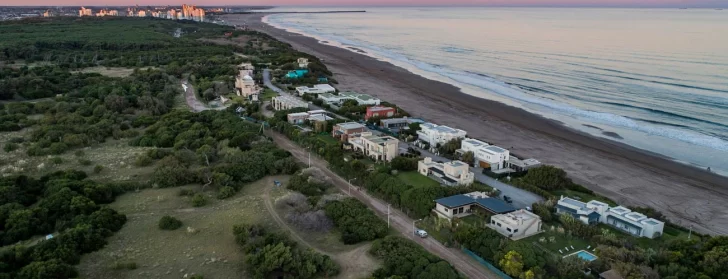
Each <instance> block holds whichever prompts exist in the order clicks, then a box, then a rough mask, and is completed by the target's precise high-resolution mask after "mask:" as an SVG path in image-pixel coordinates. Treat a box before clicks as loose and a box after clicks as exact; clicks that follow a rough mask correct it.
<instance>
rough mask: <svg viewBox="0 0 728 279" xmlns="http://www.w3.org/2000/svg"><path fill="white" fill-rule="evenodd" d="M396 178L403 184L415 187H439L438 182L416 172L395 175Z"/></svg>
mask: <svg viewBox="0 0 728 279" xmlns="http://www.w3.org/2000/svg"><path fill="white" fill-rule="evenodd" d="M397 178H399V180H402V181H403V182H404V183H407V184H409V185H412V186H415V187H421V186H440V183H439V182H437V181H435V180H433V179H432V178H429V177H427V176H424V175H421V174H420V173H419V172H416V171H407V172H400V173H399V174H397Z"/></svg>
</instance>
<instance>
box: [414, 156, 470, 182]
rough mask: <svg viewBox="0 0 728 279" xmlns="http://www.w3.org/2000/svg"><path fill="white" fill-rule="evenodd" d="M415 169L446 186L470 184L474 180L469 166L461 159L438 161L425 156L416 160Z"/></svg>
mask: <svg viewBox="0 0 728 279" xmlns="http://www.w3.org/2000/svg"><path fill="white" fill-rule="evenodd" d="M417 171H418V172H419V173H420V174H422V175H424V176H429V177H431V178H433V179H435V180H437V181H439V182H440V183H442V184H444V185H447V186H457V185H470V184H473V181H475V174H473V172H471V171H470V166H468V164H466V163H464V162H461V161H450V162H447V163H438V162H434V161H432V158H430V157H426V158H424V159H422V160H420V161H419V162H417Z"/></svg>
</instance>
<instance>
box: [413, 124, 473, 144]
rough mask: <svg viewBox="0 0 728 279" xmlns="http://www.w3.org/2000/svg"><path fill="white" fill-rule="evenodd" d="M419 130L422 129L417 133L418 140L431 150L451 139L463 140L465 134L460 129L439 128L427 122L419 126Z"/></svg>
mask: <svg viewBox="0 0 728 279" xmlns="http://www.w3.org/2000/svg"><path fill="white" fill-rule="evenodd" d="M420 128H422V129H421V130H419V131H417V136H418V137H419V140H420V141H423V142H426V143H428V144H429V145H430V147H431V148H435V146H436V145H438V144H440V145H442V144H445V143H447V142H448V141H451V140H453V139H462V138H465V135H466V134H467V132H465V131H463V130H460V129H455V128H450V127H448V126H440V125H436V124H432V123H429V122H428V123H422V124H420Z"/></svg>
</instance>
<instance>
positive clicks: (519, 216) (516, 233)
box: [488, 209, 542, 240]
mask: <svg viewBox="0 0 728 279" xmlns="http://www.w3.org/2000/svg"><path fill="white" fill-rule="evenodd" d="M488 227H489V228H491V229H493V230H495V231H497V232H499V233H500V234H502V235H504V236H506V237H508V238H510V239H512V240H518V239H522V238H526V237H529V236H532V235H534V234H537V233H540V232H541V231H542V230H541V217H539V216H538V215H536V214H533V213H531V212H530V211H528V210H524V209H521V210H517V211H513V212H509V213H505V214H498V215H493V216H491V217H490V223H489V224H488Z"/></svg>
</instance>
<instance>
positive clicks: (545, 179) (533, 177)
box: [521, 165, 573, 190]
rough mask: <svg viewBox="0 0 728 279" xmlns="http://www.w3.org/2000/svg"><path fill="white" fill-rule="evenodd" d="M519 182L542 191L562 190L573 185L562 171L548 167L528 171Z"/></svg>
mask: <svg viewBox="0 0 728 279" xmlns="http://www.w3.org/2000/svg"><path fill="white" fill-rule="evenodd" d="M521 180H522V181H523V182H524V183H526V184H528V185H532V186H536V187H539V188H541V189H544V190H557V189H564V188H567V187H569V186H570V185H571V184H573V182H571V179H569V178H568V177H566V172H565V171H564V170H562V169H559V168H557V167H554V166H548V165H547V166H541V167H538V168H533V169H530V170H528V173H526V175H525V176H523V177H522V178H521Z"/></svg>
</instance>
